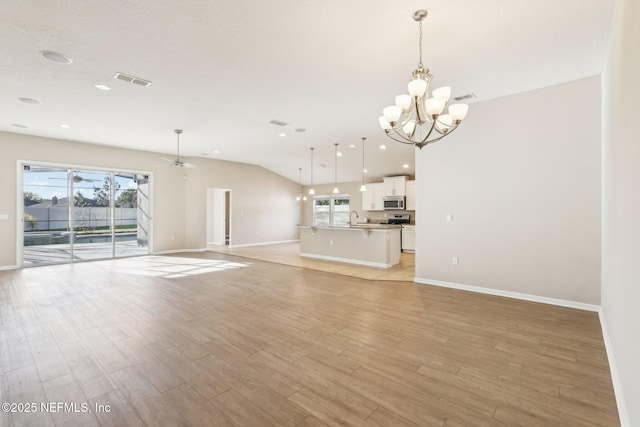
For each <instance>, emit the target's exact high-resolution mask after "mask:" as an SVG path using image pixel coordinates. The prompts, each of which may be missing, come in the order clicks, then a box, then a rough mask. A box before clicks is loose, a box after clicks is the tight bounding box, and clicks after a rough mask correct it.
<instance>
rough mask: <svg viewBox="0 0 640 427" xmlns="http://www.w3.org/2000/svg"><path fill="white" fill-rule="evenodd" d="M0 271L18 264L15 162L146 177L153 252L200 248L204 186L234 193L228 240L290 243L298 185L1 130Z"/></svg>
mask: <svg viewBox="0 0 640 427" xmlns="http://www.w3.org/2000/svg"><path fill="white" fill-rule="evenodd" d="M0 153H2V155H1V156H0V182H1V183H2V185H1V186H0V213H2V214H8V215H9V219H8V220H0V239H2V242H3V243H2V245H0V268H3V267H11V266H15V265H16V264H17V259H16V243H15V242H16V238H17V237H16V234H17V230H16V212H17V206H16V199H17V183H16V182H17V181H16V178H17V171H16V168H17V161H18V160H27V161H33V162H47V163H59V164H70V165H77V166H89V167H91V166H93V167H98V168H114V169H124V170H133V171H144V172H151V173H152V174H153V209H154V214H153V230H154V236H153V237H154V238H153V247H152V251H153V252H161V251H168V250H181V249H203V248H206V240H207V239H206V237H207V236H206V230H207V227H206V210H207V209H206V207H207V193H206V191H207V188H212V187H221V188H229V189H231V190H232V194H233V200H232V203H233V211H232V231H231V233H232V236H233V238H234V243H235V244H252V243H262V242H270V241H282V240H292V239H295V238H296V237H297V228H296V224H297V222H298V220H299V215H300V208H299V206H298V205H297V203H296V202H295V195H296V193H297V192H298V188H299V186H298V184H296V183H294V182H293V181H290V180H288V179H286V178H284V177H281V176H279V175H276V174H274V173H272V172H270V171H267V170H266V169H263V168H261V167H258V166H254V165H247V164H243V163H233V162H225V161H220V160H212V159H202V158H191V159H187V161H189V162H192V163H195V164H197V165H198V166H199V167H198V168H197V169H179V168H172V167H162V166H159V165H161V164H162V163H164V162H163V161H162V160H160V157H166V155H165V154H158V153H151V152H144V151H134V150H125V149H121V148H114V147H105V146H100V145H92V144H82V143H77V142H70V141H63V140H57V139H50V138H42V137H37V136H29V135H21V134H14V133H7V132H0Z"/></svg>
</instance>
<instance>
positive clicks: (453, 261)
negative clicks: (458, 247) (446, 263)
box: [451, 256, 458, 265]
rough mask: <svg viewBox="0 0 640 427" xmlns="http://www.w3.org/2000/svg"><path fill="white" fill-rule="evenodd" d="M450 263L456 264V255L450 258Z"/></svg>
mask: <svg viewBox="0 0 640 427" xmlns="http://www.w3.org/2000/svg"><path fill="white" fill-rule="evenodd" d="M451 263H452V264H453V265H458V257H457V256H454V257H453V258H452V259H451Z"/></svg>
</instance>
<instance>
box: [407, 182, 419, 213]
mask: <svg viewBox="0 0 640 427" xmlns="http://www.w3.org/2000/svg"><path fill="white" fill-rule="evenodd" d="M406 189H407V190H406V191H407V194H406V196H407V201H406V205H405V209H406V210H408V211H415V210H416V182H415V181H407V185H406Z"/></svg>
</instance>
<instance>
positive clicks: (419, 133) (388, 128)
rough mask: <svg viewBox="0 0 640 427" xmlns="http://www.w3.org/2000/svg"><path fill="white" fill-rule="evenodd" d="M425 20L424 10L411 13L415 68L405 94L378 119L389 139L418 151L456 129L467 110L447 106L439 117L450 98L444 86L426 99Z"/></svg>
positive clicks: (457, 106)
mask: <svg viewBox="0 0 640 427" xmlns="http://www.w3.org/2000/svg"><path fill="white" fill-rule="evenodd" d="M426 17H427V11H426V10H418V11H416V12H414V14H413V19H414V20H415V21H417V22H418V27H419V28H420V38H419V52H420V58H419V61H418V68H416V70H415V71H414V72H413V74H412V75H411V80H409V85H408V89H409V94H408V95H406V94H405V95H398V96H396V99H395V101H396V103H395V105H392V106H390V107H386V108H385V109H383V110H382V113H383V115H382V116H380V126H381V127H382V129H384V132H385V134H386V135H387V136H388V137H389V138H391V139H393V140H394V141H397V142H401V143H403V144H411V145H415V146H416V147H418V148H420V149H422V147H424V146H425V145H427V144H431V143H433V142H436V141H439V140H440V139H442V138H444V137H445V136H447V135H448V134H450V133H451V132H453V131H454V130H455V129H457V127H458V125H459V124H460V123H461V122H462V120H463V119H464V118H465V116H466V115H467V110H468V109H469V106H468V105H466V104H453V105H449V109H448V112H447V113H446V114H442V112H443V111H444V109H445V107H446V106H447V103H448V102H449V97H450V96H451V88H450V87H448V86H444V87H441V88H438V89H435V90H434V91H433V92H432V93H431V96H429V85H430V83H431V79H432V77H433V76H432V75H431V73H430V72H429V69H428V68H424V66H423V65H422V20H423V19H424V18H426Z"/></svg>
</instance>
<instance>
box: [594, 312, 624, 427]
mask: <svg viewBox="0 0 640 427" xmlns="http://www.w3.org/2000/svg"><path fill="white" fill-rule="evenodd" d="M598 315H599V316H600V327H601V328H602V338H603V339H604V347H605V349H606V350H607V359H608V360H609V370H610V371H611V381H612V382H613V392H614V394H615V396H616V405H617V406H618V416H619V417H620V426H621V427H631V421H629V412H627V405H626V404H625V400H624V395H623V393H622V384H621V383H620V375H619V374H618V367H617V365H616V359H615V358H614V357H613V344H612V343H611V337H609V332H608V329H607V323H606V320H605V317H604V312H603V311H602V308H601V309H600V310H598Z"/></svg>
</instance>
